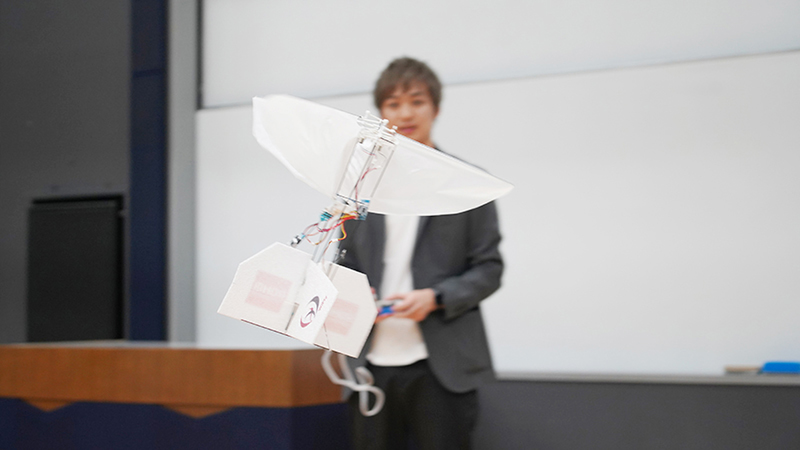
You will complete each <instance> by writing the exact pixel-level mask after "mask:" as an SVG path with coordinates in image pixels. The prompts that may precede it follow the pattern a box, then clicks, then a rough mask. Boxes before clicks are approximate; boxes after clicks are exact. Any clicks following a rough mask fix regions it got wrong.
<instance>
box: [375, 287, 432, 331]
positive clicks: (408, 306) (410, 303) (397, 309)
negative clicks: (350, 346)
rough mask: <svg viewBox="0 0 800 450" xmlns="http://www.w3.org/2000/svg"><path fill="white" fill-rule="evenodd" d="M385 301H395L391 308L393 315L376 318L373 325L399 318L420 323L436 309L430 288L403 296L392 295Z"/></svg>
mask: <svg viewBox="0 0 800 450" xmlns="http://www.w3.org/2000/svg"><path fill="white" fill-rule="evenodd" d="M386 300H395V301H396V302H395V304H394V305H393V306H392V311H393V313H392V314H387V315H384V316H380V317H378V319H377V320H376V321H375V323H379V322H381V321H383V320H384V319H386V318H387V317H400V318H405V319H412V320H414V321H415V322H422V321H423V320H425V318H426V317H428V314H430V313H431V312H433V311H435V310H436V309H437V308H438V306H437V305H436V292H434V290H433V289H430V288H426V289H416V290H413V291H411V292H406V293H405V294H394V295H391V296H389V297H387V298H386Z"/></svg>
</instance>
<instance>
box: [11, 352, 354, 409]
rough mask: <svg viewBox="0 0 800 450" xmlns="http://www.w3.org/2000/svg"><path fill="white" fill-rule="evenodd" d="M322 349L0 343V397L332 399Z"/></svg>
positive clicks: (199, 402) (208, 402)
mask: <svg viewBox="0 0 800 450" xmlns="http://www.w3.org/2000/svg"><path fill="white" fill-rule="evenodd" d="M322 353H323V351H322V350H316V349H314V350H222V349H199V348H192V347H174V346H170V345H169V344H160V345H159V344H151V345H130V344H126V343H119V344H118V345H114V344H110V345H109V344H103V345H98V346H92V345H91V344H88V345H68V344H67V345H63V344H62V345H59V344H52V345H45V344H21V345H0V397H11V398H21V399H24V400H26V401H28V402H29V403H31V404H34V405H36V406H38V407H40V408H42V409H55V408H57V407H60V406H63V405H65V404H68V403H72V402H76V401H89V402H114V403H149V404H158V405H164V406H167V407H169V408H171V409H175V410H178V411H181V412H184V413H187V414H190V415H193V416H203V415H207V414H209V413H213V412H218V411H221V410H224V409H227V408H231V407H236V406H256V407H297V406H310V405H320V404H331V403H338V402H340V401H341V390H340V388H339V387H338V386H336V385H334V384H333V383H331V382H330V380H328V378H327V376H326V375H325V373H324V372H323V370H322V367H321V365H320V358H321V356H322Z"/></svg>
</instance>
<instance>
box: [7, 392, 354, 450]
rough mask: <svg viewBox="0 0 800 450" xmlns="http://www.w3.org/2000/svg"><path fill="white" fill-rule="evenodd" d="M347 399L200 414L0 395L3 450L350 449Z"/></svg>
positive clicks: (151, 406)
mask: <svg viewBox="0 0 800 450" xmlns="http://www.w3.org/2000/svg"><path fill="white" fill-rule="evenodd" d="M346 429H347V428H346V410H345V406H344V405H343V404H337V405H322V406H309V407H303V408H234V409H231V410H228V411H225V412H222V413H219V414H214V415H211V416H208V417H205V418H201V419H194V418H192V417H188V416H185V415H182V414H179V413H176V412H173V411H171V410H168V409H166V408H163V407H161V406H157V405H134V404H118V403H74V404H71V405H68V406H66V407H64V408H61V409H57V410H55V411H52V412H44V411H41V410H39V409H37V408H35V407H33V406H30V405H29V404H27V403H25V402H23V401H21V400H16V399H0V449H26V450H27V449H30V450H38V449H42V450H44V449H48V450H51V449H59V450H83V449H108V450H116V449H119V450H128V449H130V450H141V449H148V450H162V449H163V450H174V449H197V450H205V449H208V450H225V449H231V450H239V449H241V450H250V449H275V450H289V449H295V450H300V449H302V450H306V449H307V450H314V449H319V450H345V449H348V448H349V441H348V437H347V434H346Z"/></svg>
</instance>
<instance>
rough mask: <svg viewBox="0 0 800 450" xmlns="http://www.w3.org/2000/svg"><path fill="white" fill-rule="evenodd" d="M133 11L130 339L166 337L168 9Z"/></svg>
mask: <svg viewBox="0 0 800 450" xmlns="http://www.w3.org/2000/svg"><path fill="white" fill-rule="evenodd" d="M131 7H132V39H131V42H132V47H133V48H132V54H131V55H132V61H133V67H132V77H131V169H130V170H131V171H130V206H129V211H130V298H129V337H130V339H132V340H164V339H165V338H166V262H165V261H166V208H167V199H166V189H167V180H166V169H167V168H166V165H167V154H166V151H167V150H166V134H167V133H166V130H167V118H166V97H167V86H166V82H167V81H166V79H167V78H166V76H167V73H166V4H165V2H164V1H163V0H134V1H132V3H131Z"/></svg>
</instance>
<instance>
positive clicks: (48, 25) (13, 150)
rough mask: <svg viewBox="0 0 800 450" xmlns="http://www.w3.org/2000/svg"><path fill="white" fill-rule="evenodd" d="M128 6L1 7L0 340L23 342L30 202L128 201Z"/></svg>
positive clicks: (7, 3) (8, 3)
mask: <svg viewBox="0 0 800 450" xmlns="http://www.w3.org/2000/svg"><path fill="white" fill-rule="evenodd" d="M130 14H131V13H130V4H129V3H128V2H105V1H91V2H63V1H44V2H27V1H4V2H2V5H0V61H2V63H0V211H2V219H0V343H7V342H24V341H25V339H26V330H25V327H26V280H27V222H28V207H29V205H30V202H31V200H32V199H35V198H43V197H50V198H52V197H64V196H85V195H109V194H110V195H118V194H121V195H123V196H126V197H127V194H128V170H129V160H128V158H129V148H130V147H129V146H130V144H129V139H130V136H129V135H130V131H129V92H130V66H131V62H130V50H129V49H130Z"/></svg>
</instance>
